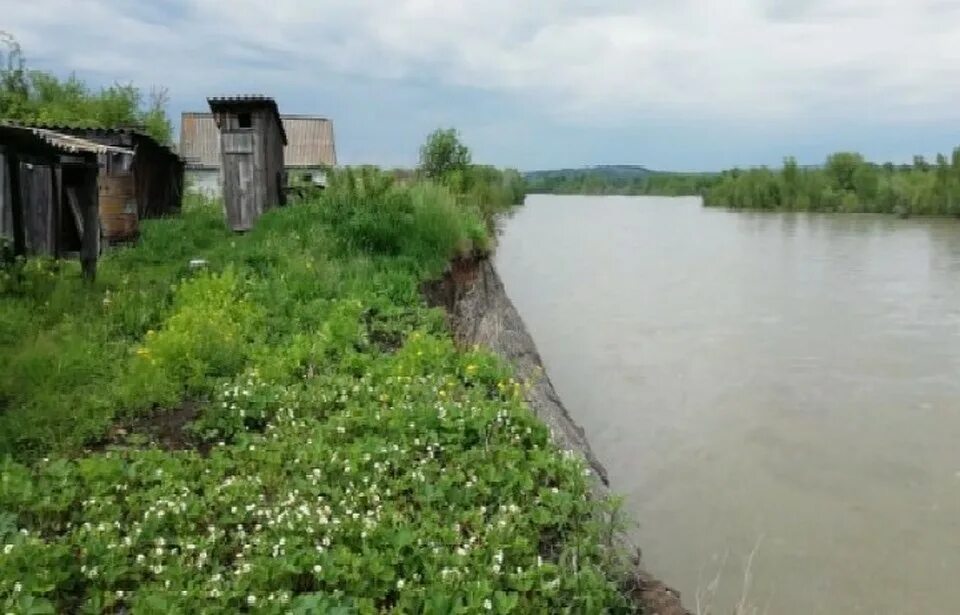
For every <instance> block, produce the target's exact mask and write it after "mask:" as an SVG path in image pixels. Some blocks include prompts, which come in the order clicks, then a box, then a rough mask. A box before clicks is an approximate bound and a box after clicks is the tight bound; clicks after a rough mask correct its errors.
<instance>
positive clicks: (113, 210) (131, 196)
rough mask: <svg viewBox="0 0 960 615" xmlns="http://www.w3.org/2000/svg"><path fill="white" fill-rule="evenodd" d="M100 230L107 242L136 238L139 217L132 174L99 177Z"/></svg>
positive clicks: (102, 175)
mask: <svg viewBox="0 0 960 615" xmlns="http://www.w3.org/2000/svg"><path fill="white" fill-rule="evenodd" d="M100 228H101V229H102V231H103V237H104V239H106V240H107V241H124V240H127V239H132V238H134V237H136V236H137V232H138V230H139V217H138V215H137V196H136V190H135V188H134V182H133V174H132V173H116V174H109V173H105V174H101V175H100Z"/></svg>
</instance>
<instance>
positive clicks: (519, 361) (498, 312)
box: [421, 255, 689, 615]
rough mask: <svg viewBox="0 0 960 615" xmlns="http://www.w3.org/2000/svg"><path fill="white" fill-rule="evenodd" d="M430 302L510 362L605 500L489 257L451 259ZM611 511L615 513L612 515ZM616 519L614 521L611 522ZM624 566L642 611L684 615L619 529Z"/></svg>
mask: <svg viewBox="0 0 960 615" xmlns="http://www.w3.org/2000/svg"><path fill="white" fill-rule="evenodd" d="M421 289H422V292H423V294H424V296H425V297H426V299H427V301H428V303H429V304H430V305H434V306H437V307H442V308H443V309H444V310H445V311H446V312H447V314H448V319H449V323H450V327H451V329H452V332H453V334H454V336H455V338H456V340H457V343H458V344H459V345H460V346H461V347H471V346H477V345H479V346H482V347H484V348H487V349H489V350H490V351H491V352H493V353H494V354H496V355H497V356H499V357H501V358H503V359H504V360H506V361H507V362H508V363H510V364H511V365H512V366H513V367H514V369H515V370H516V376H517V378H518V379H519V380H521V381H522V382H524V383H529V386H528V387H526V389H525V390H526V393H525V399H526V402H527V403H528V404H529V405H530V409H531V410H532V411H533V412H534V414H535V415H536V416H537V418H538V419H540V420H541V421H543V422H544V423H545V424H546V425H547V427H548V428H549V430H550V435H551V439H552V441H553V442H554V443H555V444H556V445H557V446H558V447H559V448H560V449H562V450H565V451H570V452H572V453H574V454H575V455H577V456H579V457H582V458H583V459H584V462H585V463H586V465H587V467H589V469H590V472H591V474H592V481H591V490H592V493H593V497H594V498H597V499H599V500H604V499H606V498H608V497H609V496H610V495H611V493H610V491H609V480H608V477H607V471H606V469H605V468H604V467H603V464H602V463H601V462H600V461H599V460H598V459H597V457H596V455H595V454H594V452H593V449H592V448H591V446H590V443H589V441H588V440H587V438H586V435H585V434H584V431H583V428H582V427H580V426H579V425H578V424H577V423H576V422H575V421H574V420H573V418H572V417H571V416H570V413H569V412H568V411H567V409H566V407H564V405H563V401H562V400H561V399H560V396H559V395H558V394H557V392H556V389H554V386H553V383H552V382H551V381H550V377H549V375H548V374H547V373H546V371H545V369H544V366H543V362H542V360H541V358H540V353H539V352H538V351H537V347H536V343H535V342H534V341H533V338H532V337H531V336H530V334H529V332H528V331H527V327H526V325H525V324H524V322H523V319H522V318H521V317H520V314H519V313H518V312H517V310H516V308H515V307H514V305H513V302H512V301H511V300H510V298H509V297H508V296H507V293H506V290H505V289H504V286H503V281H502V280H501V279H500V274H499V273H498V272H497V269H496V267H495V265H494V264H493V261H492V260H491V258H490V256H489V255H473V256H470V257H467V258H458V259H455V260H453V261H452V262H451V263H450V265H449V266H448V267H447V269H446V270H445V271H444V273H443V275H442V276H440V277H439V278H437V279H435V280H430V281H428V282H426V283H424V284H423V285H422V286H421ZM615 514H616V513H615ZM611 521H612V522H613V523H616V520H615V519H614V520H611ZM609 540H610V542H611V546H612V548H613V550H614V552H615V553H616V554H617V555H618V557H620V558H622V562H621V564H620V565H619V566H620V567H622V569H623V571H624V572H623V575H624V576H623V581H622V582H623V586H624V591H625V592H626V593H627V594H628V595H630V596H631V599H632V600H634V601H635V602H637V603H639V605H640V606H641V608H642V609H644V611H643V612H646V613H657V614H659V615H687V614H688V613H689V612H688V611H687V610H686V609H685V608H683V606H682V604H681V600H680V595H679V594H678V593H677V592H676V591H675V590H673V589H671V588H669V587H668V586H667V585H665V584H664V583H663V582H661V581H659V580H658V579H656V578H655V577H654V576H653V575H651V574H650V573H649V572H647V571H646V570H645V569H644V567H643V563H642V558H641V549H640V548H639V547H637V545H636V544H635V543H634V542H633V540H632V539H631V538H630V535H629V533H628V532H626V531H623V529H622V528H621V529H619V530H617V531H615V532H614V533H612V534H611V535H610V537H609Z"/></svg>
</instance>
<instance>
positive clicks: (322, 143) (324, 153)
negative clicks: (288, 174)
mask: <svg viewBox="0 0 960 615" xmlns="http://www.w3.org/2000/svg"><path fill="white" fill-rule="evenodd" d="M282 119H283V126H284V128H285V129H286V131H287V146H286V147H285V148H284V150H283V164H284V166H287V167H319V166H327V167H333V166H336V164H337V149H336V147H335V146H334V141H333V122H331V121H330V120H328V119H326V118H323V117H311V116H306V115H284V116H282Z"/></svg>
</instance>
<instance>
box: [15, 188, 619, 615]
mask: <svg viewBox="0 0 960 615" xmlns="http://www.w3.org/2000/svg"><path fill="white" fill-rule="evenodd" d="M332 186H333V188H331V189H328V191H327V192H326V193H324V194H323V195H322V196H321V197H319V198H318V199H316V200H312V201H308V202H301V203H297V204H294V205H292V206H290V207H286V208H283V209H281V210H276V211H271V212H269V213H267V214H265V215H264V216H263V217H262V218H261V220H260V221H259V222H258V225H257V227H256V228H255V229H254V230H253V231H251V232H250V233H247V234H244V235H234V234H232V233H229V232H228V231H227V230H226V229H225V228H224V225H223V220H222V212H221V211H220V210H219V209H218V208H217V207H216V205H215V204H202V203H201V204H197V205H196V206H191V207H188V208H186V209H185V211H184V214H183V216H182V217H178V218H171V219H168V220H159V221H151V222H149V223H145V224H144V226H143V229H142V237H141V240H140V242H139V244H138V245H136V246H134V247H128V248H123V249H120V250H117V251H115V252H112V253H110V254H108V255H106V256H105V257H104V259H103V261H102V263H101V267H100V272H99V276H98V279H97V281H96V282H95V283H94V284H92V285H86V286H85V285H83V284H82V283H81V282H80V279H79V274H78V271H77V270H76V266H75V265H76V264H75V263H70V262H57V261H46V260H30V261H27V262H25V263H17V264H15V265H14V266H13V268H12V269H8V270H5V271H4V274H5V275H4V277H3V279H2V282H3V287H2V289H0V290H2V292H0V307H2V309H3V311H4V313H5V314H6V315H7V316H8V317H7V318H6V319H5V320H4V321H3V323H2V328H0V343H2V350H3V352H2V353H0V361H2V368H3V369H2V370H0V373H2V374H3V376H2V378H0V403H2V406H3V413H2V414H0V451H2V453H3V457H4V458H3V460H2V461H0V477H2V480H0V541H2V542H3V544H4V548H3V550H2V552H0V606H2V608H4V609H6V610H9V611H30V612H71V611H77V610H87V611H93V612H106V611H127V612H136V613H161V612H163V613H166V612H176V611H179V612H198V611H210V612H266V613H272V612H276V613H281V612H287V611H289V610H293V611H294V612H303V611H305V610H309V609H314V610H320V611H323V610H325V609H327V610H330V609H333V610H336V609H345V610H347V611H349V612H360V613H376V612H383V611H395V612H424V613H438V614H439V613H449V612H456V611H461V612H484V611H491V612H498V613H509V612H518V613H519V612H557V611H559V610H563V609H573V610H574V611H579V612H598V611H608V612H623V613H626V612H634V611H636V610H637V603H636V602H635V601H633V600H632V598H631V597H630V596H629V595H628V594H626V593H625V592H624V590H623V578H622V577H621V576H620V571H621V568H620V565H621V562H620V561H619V559H618V558H617V557H616V556H617V555H618V553H617V552H616V550H615V549H613V548H612V547H611V545H610V541H609V540H608V539H607V536H608V534H609V527H610V526H609V524H608V521H609V518H608V517H607V512H606V511H607V510H608V503H607V502H605V501H603V500H600V499H598V498H596V497H591V496H592V494H593V486H592V483H593V482H594V481H593V480H592V478H591V476H592V472H591V471H590V470H589V469H588V468H587V467H585V465H584V464H583V463H582V462H581V461H580V460H579V458H577V457H576V456H571V455H565V454H563V453H562V452H561V451H560V450H559V449H558V448H557V447H556V445H555V444H554V443H553V442H552V440H551V437H550V430H549V429H548V428H547V426H546V425H545V423H544V422H543V421H541V420H540V419H539V418H537V417H536V416H535V415H534V413H533V412H531V410H530V407H529V405H528V404H527V401H526V399H525V394H524V393H525V387H524V384H523V383H522V382H520V381H519V379H518V378H517V377H516V374H515V372H514V371H513V368H511V367H510V366H509V365H508V364H507V363H506V361H504V359H503V358H501V357H498V356H497V355H495V354H493V353H492V352H490V351H488V350H486V349H484V348H483V347H478V348H473V347H469V348H461V349H457V348H456V347H455V345H454V343H453V339H452V336H451V333H450V330H449V329H448V328H447V325H446V323H445V321H444V316H443V313H442V312H441V311H440V310H437V309H435V308H430V307H428V306H427V305H425V303H424V300H423V298H422V296H421V294H420V288H421V284H422V283H423V282H424V280H429V279H433V278H436V277H437V276H438V275H440V274H441V272H442V271H443V268H444V266H445V264H446V263H448V262H449V261H450V258H451V257H455V256H456V255H463V254H468V253H473V254H475V253H478V252H479V253H485V252H486V251H488V250H489V246H490V237H489V235H488V234H487V233H488V230H487V226H486V224H485V222H484V220H483V216H482V214H481V213H480V212H479V211H477V210H475V209H473V208H470V207H467V206H463V205H458V204H457V200H456V198H455V197H454V196H453V195H452V194H451V193H450V192H449V191H447V190H446V189H444V188H441V187H439V186H436V185H432V184H421V183H414V184H408V185H392V184H391V182H390V181H389V180H388V178H384V177H381V176H373V175H371V174H370V173H367V172H365V174H364V176H362V177H353V178H345V179H344V180H343V181H338V182H333V183H332ZM191 262H194V263H196V262H199V263H201V266H199V267H195V266H193V265H191ZM478 305H479V304H478Z"/></svg>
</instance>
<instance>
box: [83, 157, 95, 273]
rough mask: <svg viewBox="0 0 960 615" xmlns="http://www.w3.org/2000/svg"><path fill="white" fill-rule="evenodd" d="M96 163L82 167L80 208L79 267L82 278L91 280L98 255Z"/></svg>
mask: <svg viewBox="0 0 960 615" xmlns="http://www.w3.org/2000/svg"><path fill="white" fill-rule="evenodd" d="M97 176H98V172H97V166H96V164H93V165H88V166H85V167H84V181H83V189H82V190H81V193H80V210H81V212H83V238H82V239H81V243H80V267H81V269H82V271H83V278H84V279H85V280H87V281H88V282H93V281H94V280H95V279H96V277H97V257H98V256H99V255H100V211H99V205H100V204H99V201H100V194H99V192H98V189H97Z"/></svg>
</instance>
